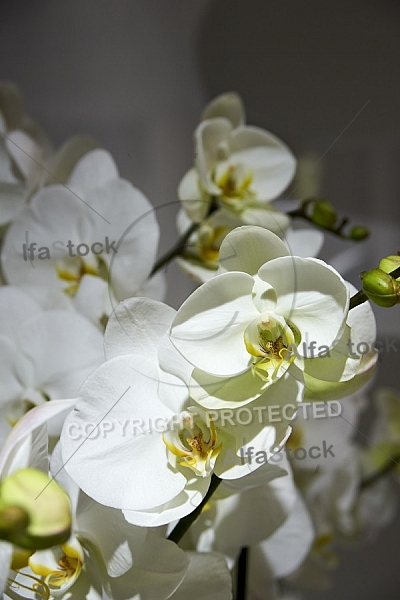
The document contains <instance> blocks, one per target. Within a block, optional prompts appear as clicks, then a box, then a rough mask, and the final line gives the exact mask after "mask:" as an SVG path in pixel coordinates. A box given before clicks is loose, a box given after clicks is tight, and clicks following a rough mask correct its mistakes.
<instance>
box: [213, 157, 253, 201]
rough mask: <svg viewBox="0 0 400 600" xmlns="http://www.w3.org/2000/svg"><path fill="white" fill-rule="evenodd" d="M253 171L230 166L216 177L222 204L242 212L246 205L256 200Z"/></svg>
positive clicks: (238, 166)
mask: <svg viewBox="0 0 400 600" xmlns="http://www.w3.org/2000/svg"><path fill="white" fill-rule="evenodd" d="M253 177H254V176H253V171H251V169H247V168H245V167H243V165H229V167H228V168H227V169H226V171H224V172H223V173H222V174H220V175H217V176H216V184H217V186H218V187H219V188H220V189H221V196H220V199H221V202H223V203H224V204H226V205H227V206H229V208H231V209H233V210H235V211H237V212H240V211H242V210H243V209H244V208H245V207H246V205H248V204H252V203H254V202H255V200H256V193H255V192H254V190H252V188H251V186H252V183H253Z"/></svg>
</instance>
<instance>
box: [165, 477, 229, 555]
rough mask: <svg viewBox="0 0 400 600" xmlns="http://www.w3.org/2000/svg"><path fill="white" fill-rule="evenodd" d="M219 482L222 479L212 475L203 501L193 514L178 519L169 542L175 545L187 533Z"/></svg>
mask: <svg viewBox="0 0 400 600" xmlns="http://www.w3.org/2000/svg"><path fill="white" fill-rule="evenodd" d="M221 481H222V479H220V478H219V477H217V476H216V475H215V474H213V475H212V477H211V482H210V487H209V488H208V491H207V494H206V495H205V496H204V498H203V500H202V501H201V502H200V504H199V505H198V506H197V507H196V508H195V509H194V511H193V512H191V513H190V514H188V515H186V517H183V518H182V519H180V521H179V522H178V523H177V525H175V527H174V529H173V530H172V531H171V533H170V534H169V536H168V539H169V540H171V541H172V542H175V543H176V544H177V543H178V542H180V540H181V539H182V538H183V536H184V535H185V533H186V532H187V530H188V529H189V527H190V526H191V525H192V524H193V523H194V522H195V521H196V519H197V518H198V517H199V516H200V514H201V511H202V510H203V508H204V506H205V505H206V504H207V502H208V501H209V499H210V498H211V496H212V495H213V493H214V492H215V490H216V489H217V487H218V486H219V484H220V483H221Z"/></svg>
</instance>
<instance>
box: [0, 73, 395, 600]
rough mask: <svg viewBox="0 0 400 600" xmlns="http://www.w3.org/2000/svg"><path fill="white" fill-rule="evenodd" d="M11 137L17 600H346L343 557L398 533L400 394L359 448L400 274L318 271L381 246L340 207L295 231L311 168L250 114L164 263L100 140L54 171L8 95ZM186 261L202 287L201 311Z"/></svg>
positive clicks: (140, 206) (4, 536) (13, 573)
mask: <svg viewBox="0 0 400 600" xmlns="http://www.w3.org/2000/svg"><path fill="white" fill-rule="evenodd" d="M0 134H1V137H0V224H1V225H2V230H1V236H2V246H1V270H2V272H1V275H2V286H1V287H0V306H1V308H2V310H1V312H0V327H1V329H0V345H1V348H2V361H1V374H2V382H3V393H2V397H1V406H0V437H1V450H0V540H1V541H0V591H1V593H2V594H3V597H4V598H6V599H11V600H22V599H23V598H31V599H35V600H38V599H39V598H44V599H47V600H50V599H53V598H64V599H65V600H67V599H69V600H74V599H76V600H78V599H79V600H81V599H82V598H87V600H100V599H102V598H109V599H111V600H166V599H167V598H171V599H173V600H186V599H187V598H188V597H190V598H192V599H193V600H206V599H209V598H213V599H216V600H229V599H231V598H233V597H234V598H236V600H244V599H245V598H246V599H247V600H285V599H286V600H288V599H289V598H298V597H301V593H302V591H303V590H304V589H309V588H310V587H312V586H315V587H316V588H317V589H318V588H319V587H320V586H321V584H322V583H323V584H325V583H327V582H328V580H329V579H330V577H331V575H332V571H333V568H334V566H335V565H336V563H337V557H338V554H340V546H339V545H340V542H341V540H346V541H349V540H354V541H359V540H360V539H362V540H364V539H368V538H369V537H370V536H371V535H372V533H376V532H377V531H379V530H380V529H381V528H382V527H383V526H385V525H386V524H387V523H389V522H390V520H391V519H392V517H393V515H394V514H395V508H396V505H395V493H394V490H393V487H392V485H391V483H390V481H389V478H388V474H389V472H390V471H393V472H395V473H397V471H398V469H399V460H400V425H399V423H400V417H399V415H400V408H399V407H400V395H399V392H397V391H396V390H388V389H385V390H382V391H381V392H379V393H378V397H377V398H378V399H377V411H378V419H377V420H376V424H375V425H374V427H373V430H372V431H371V432H370V433H369V434H368V435H364V438H365V440H366V443H365V444H364V445H363V446H360V444H359V442H358V441H357V440H356V436H355V433H356V432H357V430H358V429H359V427H360V425H359V420H360V415H361V414H362V411H363V410H364V408H365V407H366V406H367V405H368V394H369V390H370V383H369V382H370V380H371V377H372V375H373V373H374V372H375V370H376V367H377V359H378V353H377V347H376V345H375V342H376V323H375V317H374V313H373V310H372V308H371V301H372V302H374V303H375V304H378V305H379V306H381V307H391V306H394V305H395V304H397V303H398V302H400V292H399V289H400V287H399V286H400V258H399V257H398V256H396V255H395V254H393V256H390V257H385V258H383V259H382V261H381V263H380V265H379V266H378V267H377V268H376V269H373V270H372V271H370V272H368V273H365V272H364V273H363V274H362V287H361V289H359V290H357V289H356V288H354V286H353V285H352V284H351V283H349V282H347V281H345V279H344V278H343V277H342V275H341V274H340V273H339V272H338V271H337V270H335V269H334V268H333V267H332V266H330V264H328V262H326V261H324V260H321V259H320V258H318V256H319V253H320V251H321V247H322V244H323V240H324V233H326V234H328V235H329V234H334V235H336V236H338V237H342V238H345V239H352V240H353V241H354V243H359V242H361V241H362V240H363V239H364V238H365V237H366V236H367V233H368V232H367V231H366V230H365V228H363V227H361V226H356V227H353V228H352V229H351V230H350V231H347V224H348V221H347V219H346V218H344V219H339V218H338V216H337V215H336V212H335V210H334V208H333V207H332V205H331V204H330V203H328V202H327V201H326V200H322V199H316V198H303V199H300V200H298V202H297V206H296V207H295V208H294V209H293V206H292V205H290V206H289V204H288V205H287V206H288V208H285V199H284V198H283V199H282V195H283V193H284V192H285V190H287V188H288V186H290V184H291V182H292V180H293V177H294V175H295V171H296V159H295V157H294V155H293V153H292V152H291V151H290V150H289V148H288V147H287V146H286V145H285V144H284V143H283V142H282V141H281V140H279V139H278V138H277V137H276V136H275V135H273V134H272V133H270V132H268V131H264V130H263V129H261V128H258V127H255V126H251V125H247V124H246V116H245V109H244V105H243V101H242V100H241V98H240V97H239V96H238V95H237V94H235V93H233V92H231V93H227V94H222V95H221V96H219V97H217V98H216V99H214V100H213V101H212V102H210V103H209V104H208V105H207V106H206V108H205V110H204V111H203V114H202V116H201V120H200V122H199V124H198V126H197V127H196V129H195V132H194V146H195V160H194V165H193V167H192V168H191V169H190V170H189V171H188V172H187V173H186V174H185V175H184V176H183V178H182V180H181V182H180V183H179V185H178V190H177V193H178V197H179V201H180V209H179V213H178V216H177V231H178V234H177V237H178V239H177V240H176V243H175V244H174V245H173V246H172V248H171V250H170V251H169V252H167V253H166V254H165V255H164V256H161V257H160V258H158V259H157V252H158V241H159V236H160V226H159V224H158V222H157V218H156V213H155V211H154V210H153V209H152V205H151V203H150V202H149V200H148V199H147V198H146V197H145V196H144V194H143V193H142V192H141V191H139V190H138V189H137V188H135V187H134V186H133V184H132V183H131V182H129V181H127V180H125V179H123V178H121V177H120V175H119V173H118V168H117V166H116V164H115V161H114V159H113V158H112V156H111V155H110V153H109V152H107V151H106V150H105V149H103V148H101V147H99V145H98V144H97V143H96V142H94V140H92V139H90V138H88V137H85V136H75V137H72V138H71V139H70V140H68V141H67V142H66V143H65V144H64V145H63V146H62V147H61V148H60V149H58V150H56V151H54V150H53V149H52V146H51V144H50V143H49V142H48V140H47V137H46V136H45V134H43V133H42V132H41V130H40V129H39V128H38V127H37V126H36V125H35V124H34V123H33V122H32V121H31V120H30V119H29V118H28V117H26V115H25V111H24V107H23V101H22V97H21V95H20V92H19V90H18V88H17V87H16V86H15V85H14V84H11V83H8V82H7V83H2V84H0ZM279 200H280V201H279ZM277 201H279V202H277ZM133 225H134V226H133ZM394 250H395V249H394ZM172 260H175V261H176V262H177V263H178V264H179V265H180V266H181V267H182V269H183V270H184V271H185V272H186V273H189V275H190V276H191V277H192V278H194V279H195V280H196V282H197V283H198V288H197V289H196V290H195V291H194V292H193V293H192V294H191V295H190V296H189V297H188V298H187V299H186V300H185V301H184V302H183V303H182V305H181V306H179V307H178V309H177V310H175V309H174V308H172V307H170V306H168V305H167V304H165V303H164V302H163V299H164V297H165V289H166V284H167V283H168V278H167V277H166V274H165V273H164V269H163V268H164V267H165V266H166V265H167V264H168V263H169V262H170V261H172ZM307 407H308V408H309V409H310V411H308V412H307V410H306V409H307ZM310 413H312V414H310ZM397 474H398V473H397ZM377 510H378V513H379V518H377Z"/></svg>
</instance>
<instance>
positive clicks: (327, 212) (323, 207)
mask: <svg viewBox="0 0 400 600" xmlns="http://www.w3.org/2000/svg"><path fill="white" fill-rule="evenodd" d="M311 219H312V221H313V223H315V224H316V225H319V226H320V227H323V228H324V229H332V227H334V225H335V223H336V221H337V214H336V211H335V209H334V208H333V206H332V204H330V203H329V202H328V201H327V200H316V201H315V203H314V204H313V207H312V209H311Z"/></svg>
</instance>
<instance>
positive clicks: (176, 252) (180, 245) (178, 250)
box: [149, 197, 218, 278]
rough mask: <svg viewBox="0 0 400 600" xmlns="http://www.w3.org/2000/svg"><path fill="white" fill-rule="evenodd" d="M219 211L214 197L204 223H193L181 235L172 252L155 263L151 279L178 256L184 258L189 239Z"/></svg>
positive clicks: (169, 251)
mask: <svg viewBox="0 0 400 600" xmlns="http://www.w3.org/2000/svg"><path fill="white" fill-rule="evenodd" d="M217 209H218V203H217V199H216V198H214V197H212V198H211V202H210V206H209V209H208V212H207V214H206V216H205V217H204V219H203V220H202V221H200V222H199V223H192V224H191V226H190V227H189V229H187V230H186V231H185V233H184V234H182V235H181V237H180V238H179V240H178V241H177V242H176V244H175V246H173V247H172V248H171V250H168V252H166V254H164V256H162V257H161V258H159V259H158V261H157V262H156V263H155V265H154V267H153V269H152V271H151V273H150V275H149V278H150V277H153V275H155V274H156V273H157V271H159V270H160V269H162V268H163V267H164V266H165V265H166V264H168V263H169V262H170V261H171V260H172V259H173V258H175V257H176V256H182V255H183V252H184V250H185V246H186V242H187V241H188V239H189V238H190V236H191V235H192V234H193V233H194V232H195V231H197V229H198V228H199V227H200V225H201V224H202V223H204V221H205V220H206V219H207V218H208V217H209V216H210V215H212V213H213V212H215V211H216V210H217Z"/></svg>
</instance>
